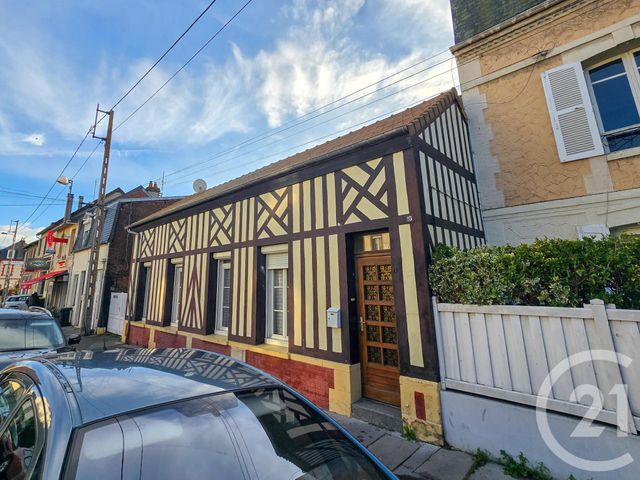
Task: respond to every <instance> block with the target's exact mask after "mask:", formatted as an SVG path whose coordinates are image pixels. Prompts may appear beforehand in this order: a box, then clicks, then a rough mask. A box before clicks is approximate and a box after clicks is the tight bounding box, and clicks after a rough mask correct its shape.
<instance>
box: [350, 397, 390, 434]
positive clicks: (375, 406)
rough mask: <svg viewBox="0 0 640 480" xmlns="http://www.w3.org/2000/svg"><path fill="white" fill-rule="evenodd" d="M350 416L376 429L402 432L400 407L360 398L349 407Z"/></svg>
mask: <svg viewBox="0 0 640 480" xmlns="http://www.w3.org/2000/svg"><path fill="white" fill-rule="evenodd" d="M351 416H352V417H353V418H357V419H358V420H362V421H363V422H367V423H369V424H371V425H375V426H376V427H380V428H385V429H387V430H392V431H395V432H402V413H401V412H400V407H396V406H395V405H389V404H387V403H381V402H376V401H375V400H369V399H368V398H361V399H360V400H358V401H357V402H356V403H354V404H352V405H351Z"/></svg>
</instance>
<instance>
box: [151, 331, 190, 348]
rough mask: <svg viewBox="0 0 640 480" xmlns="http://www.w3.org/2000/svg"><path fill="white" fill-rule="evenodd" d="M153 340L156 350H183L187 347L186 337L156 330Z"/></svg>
mask: <svg viewBox="0 0 640 480" xmlns="http://www.w3.org/2000/svg"><path fill="white" fill-rule="evenodd" d="M153 339H154V341H155V342H156V347H157V348H184V347H186V346H187V337H185V336H184V335H178V334H177V333H167V332H163V331H161V330H156V332H155V334H154V336H153Z"/></svg>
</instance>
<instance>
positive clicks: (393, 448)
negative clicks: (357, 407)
mask: <svg viewBox="0 0 640 480" xmlns="http://www.w3.org/2000/svg"><path fill="white" fill-rule="evenodd" d="M329 415H331V417H333V419H334V420H336V421H337V422H338V423H339V424H340V425H342V426H343V427H344V428H345V429H346V430H347V431H348V432H349V433H351V435H353V436H354V437H356V438H357V439H358V441H359V442H360V443H362V444H363V445H364V446H365V447H367V448H368V449H369V451H370V452H372V453H373V454H374V455H375V456H376V457H378V458H379V459H380V461H381V462H382V463H384V464H385V465H386V466H387V467H388V468H389V469H390V470H392V471H393V473H395V474H396V475H397V476H398V477H399V478H401V479H428V480H463V479H468V480H489V479H491V480H502V479H511V477H509V476H507V475H505V474H504V473H503V472H502V467H501V466H500V465H498V464H495V463H488V464H486V465H484V466H481V467H480V468H478V469H477V470H476V471H475V472H471V467H472V465H473V457H472V456H471V455H469V454H468V453H465V452H461V451H458V450H449V449H447V448H441V447H438V446H436V445H431V444H430V443H424V442H418V441H415V440H407V439H406V438H404V437H402V436H401V435H400V433H398V432H392V431H389V430H384V429H382V428H379V427H375V426H373V425H370V424H368V423H366V422H363V421H362V420H357V419H355V418H349V417H344V416H342V415H338V414H336V413H329Z"/></svg>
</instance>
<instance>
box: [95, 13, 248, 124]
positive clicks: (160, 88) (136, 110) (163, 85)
mask: <svg viewBox="0 0 640 480" xmlns="http://www.w3.org/2000/svg"><path fill="white" fill-rule="evenodd" d="M252 1H253V0H248V1H247V2H246V3H245V4H244V5H243V6H242V7H241V8H240V9H239V10H238V11H237V12H236V13H235V14H234V15H233V16H232V17H231V18H230V19H229V20H227V22H226V23H225V24H224V25H222V27H220V28H219V29H218V31H217V32H216V33H214V34H213V36H212V37H211V38H209V40H207V41H206V42H205V43H204V45H202V46H201V47H200V48H199V49H198V50H197V51H196V53H194V54H193V55H192V56H191V58H189V60H187V61H186V62H185V63H184V64H183V65H182V66H181V67H180V68H179V69H178V70H176V71H175V72H174V73H173V75H171V76H170V77H169V79H168V80H167V81H166V82H164V83H163V84H162V85H160V87H159V88H158V89H157V90H156V91H155V92H153V93H152V94H151V96H149V98H147V99H146V100H145V101H144V102H142V104H140V105H139V106H138V107H137V108H136V109H135V110H134V111H133V112H131V113H130V114H129V115H128V116H127V117H126V118H125V119H124V120H122V121H121V122H120V123H119V124H118V125H117V126H116V127H115V128H114V129H113V131H114V132H115V131H116V130H118V129H119V128H120V127H122V126H123V125H124V124H125V123H127V122H128V121H129V119H130V118H131V117H133V116H134V115H135V114H136V113H138V112H139V111H140V110H141V109H142V108H143V107H144V106H145V105H146V104H147V103H149V102H150V101H151V100H152V99H153V98H154V97H155V96H156V95H157V94H158V93H160V91H162V89H163V88H164V87H166V86H167V84H168V83H169V82H170V81H171V80H173V79H174V78H175V77H176V76H177V75H178V74H179V73H180V72H181V71H182V70H184V69H185V68H186V66H187V65H189V64H190V63H191V62H192V61H193V59H194V58H196V57H197V56H198V55H200V52H202V51H203V50H204V49H205V48H206V47H207V46H208V45H209V44H210V43H211V42H212V41H213V40H214V39H215V38H216V37H217V36H218V35H219V34H220V33H221V32H222V31H223V30H224V29H225V28H227V26H228V25H229V24H230V23H231V22H232V21H233V20H234V19H235V18H236V17H237V16H238V15H240V14H241V13H242V12H243V10H244V9H245V8H247V7H248V6H249V4H250V3H251V2H252ZM103 118H104V117H103Z"/></svg>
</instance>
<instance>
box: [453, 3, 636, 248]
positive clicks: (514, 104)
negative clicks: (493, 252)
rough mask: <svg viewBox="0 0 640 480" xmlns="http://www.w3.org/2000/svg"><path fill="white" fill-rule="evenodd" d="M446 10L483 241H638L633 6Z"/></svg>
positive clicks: (484, 5)
mask: <svg viewBox="0 0 640 480" xmlns="http://www.w3.org/2000/svg"><path fill="white" fill-rule="evenodd" d="M451 7H452V12H453V19H454V28H455V33H456V42H457V43H456V44H455V45H454V46H453V47H452V51H453V53H454V55H455V57H456V60H457V64H458V69H459V77H460V83H461V90H462V97H463V103H464V106H465V109H466V112H467V114H468V116H469V125H470V128H471V142H472V146H473V154H474V159H475V162H476V165H477V179H478V185H479V190H480V199H481V206H482V208H483V216H484V221H485V232H486V236H487V241H488V242H489V243H496V244H504V243H522V242H531V241H533V240H534V239H535V238H540V237H545V236H548V237H564V238H578V237H579V236H580V235H582V234H599V233H606V232H608V231H610V232H611V233H612V234H618V233H623V232H632V233H638V232H640V224H639V222H640V113H639V112H640V74H639V69H638V67H639V65H640V53H638V52H640V0H615V1H612V0H595V1H594V0H582V1H575V0H573V1H569V0H560V1H559V0H547V1H542V0H509V1H505V2H503V1H497V0H478V1H475V2H468V1H463V0H452V2H451Z"/></svg>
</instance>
